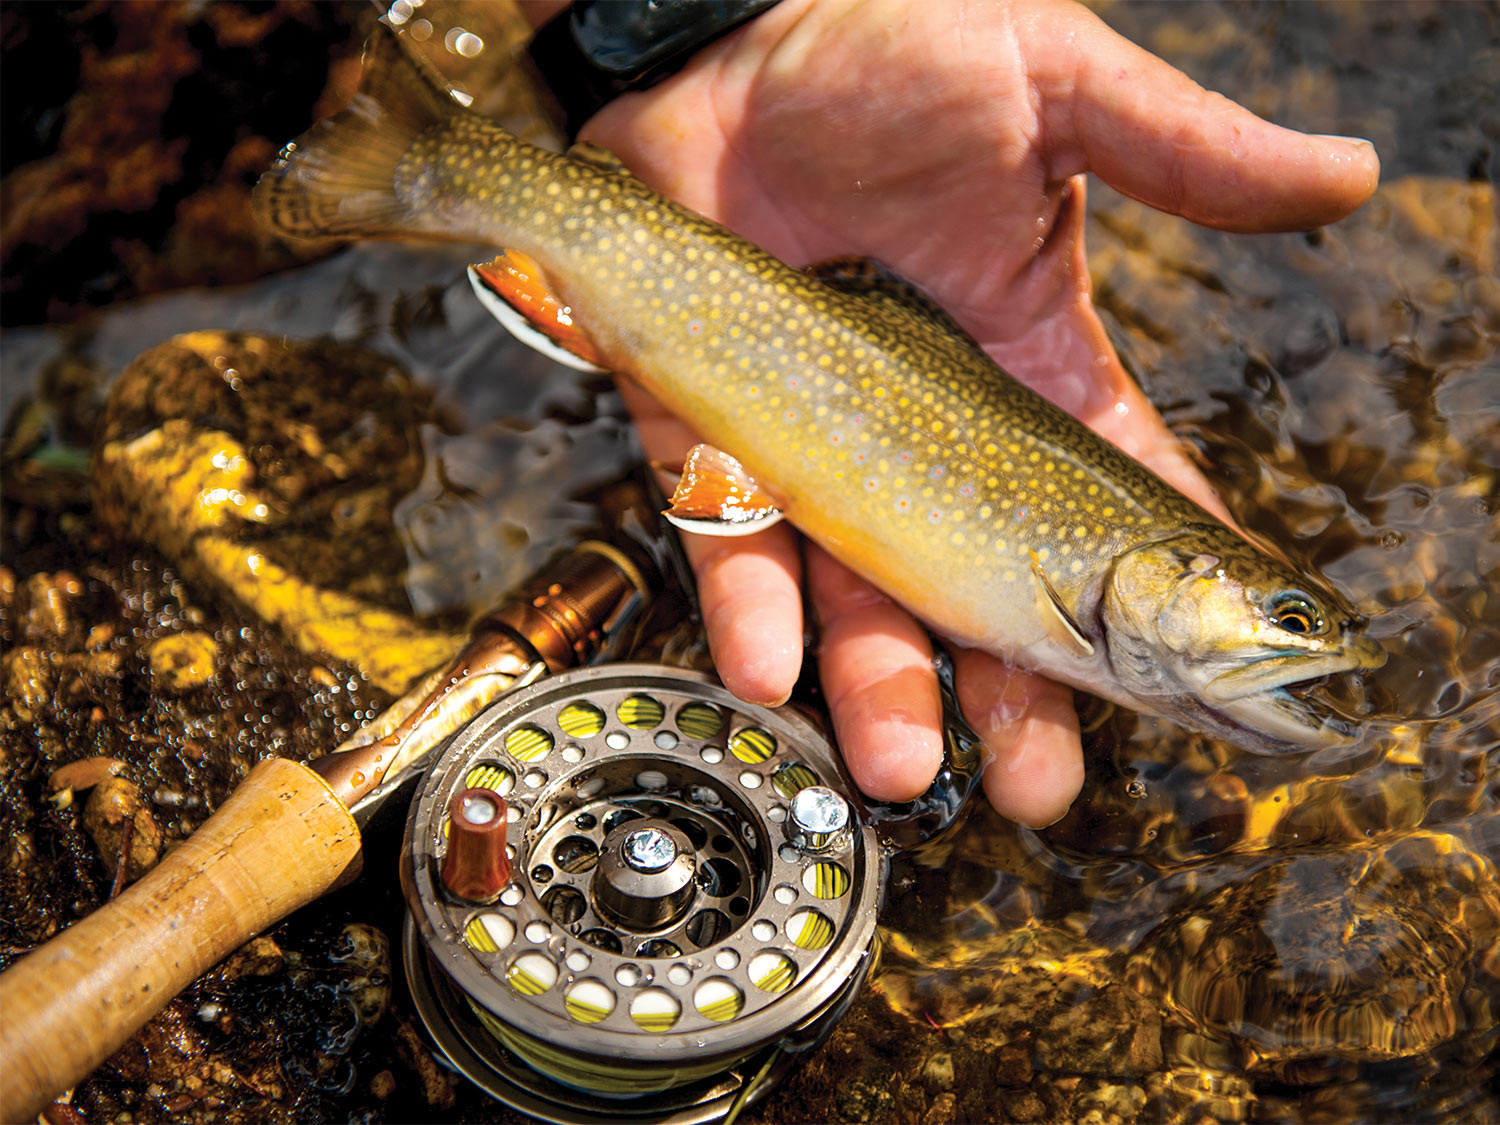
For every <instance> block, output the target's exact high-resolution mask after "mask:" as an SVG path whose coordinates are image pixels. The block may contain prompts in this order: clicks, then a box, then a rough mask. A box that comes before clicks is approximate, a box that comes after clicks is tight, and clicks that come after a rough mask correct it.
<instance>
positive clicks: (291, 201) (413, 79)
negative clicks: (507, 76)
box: [253, 25, 464, 238]
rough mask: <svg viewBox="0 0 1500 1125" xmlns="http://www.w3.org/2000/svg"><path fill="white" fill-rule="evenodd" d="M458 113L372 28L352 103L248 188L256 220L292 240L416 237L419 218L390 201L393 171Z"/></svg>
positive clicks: (384, 33)
mask: <svg viewBox="0 0 1500 1125" xmlns="http://www.w3.org/2000/svg"><path fill="white" fill-rule="evenodd" d="M463 112H464V111H463V109H462V108H461V107H460V106H459V105H458V103H457V102H455V101H454V100H453V99H452V98H451V97H449V96H448V93H447V91H446V90H444V89H443V88H442V87H440V86H439V85H438V84H437V83H435V82H434V81H432V80H431V79H429V78H428V77H427V76H426V75H425V74H424V73H423V72H422V71H421V69H420V68H419V66H418V64H417V62H416V61H415V60H413V59H412V58H410V57H409V56H408V55H407V53H406V51H405V49H404V48H403V47H402V46H401V44H400V43H399V42H398V41H397V37H396V35H395V33H394V32H392V31H391V30H390V29H389V28H387V27H385V26H383V25H382V26H380V27H377V28H376V29H375V33H374V34H373V35H371V36H370V39H369V42H368V43H366V44H365V57H364V70H363V72H362V73H361V75H360V80H359V92H358V93H356V94H355V96H354V100H353V101H351V102H350V103H349V104H348V105H347V106H346V107H345V108H343V109H342V110H340V111H339V112H338V113H336V114H334V115H333V116H332V117H329V118H327V119H325V120H323V121H319V122H318V123H317V124H316V125H314V126H313V127H312V128H311V129H309V130H308V131H307V132H306V133H304V134H303V135H302V136H301V137H299V138H297V139H296V140H295V141H293V142H292V143H291V144H289V145H287V146H286V148H285V149H283V150H282V153H281V157H280V159H279V160H277V162H276V163H275V164H274V165H272V167H271V169H270V170H269V171H268V172H266V174H265V175H263V176H262V177H261V178H260V182H259V183H258V184H256V185H255V193H254V196H253V206H254V211H255V217H256V218H257V219H258V220H259V221H260V222H261V223H262V224H263V225H265V226H267V227H269V228H271V229H272V230H274V231H276V232H278V233H280V234H285V235H290V236H292V237H294V238H341V237H360V238H372V237H373V238H380V237H384V238H395V237H400V236H402V235H404V234H415V233H417V232H418V231H419V230H420V228H421V227H422V217H421V216H419V215H418V214H416V213H414V212H413V211H412V210H411V209H410V208H409V207H408V206H407V205H406V204H405V203H404V202H403V201H402V200H401V199H400V198H398V197H397V195H396V191H395V177H396V166H397V165H398V164H399V163H400V161H401V158H402V157H403V156H405V155H406V152H407V150H408V149H410V148H411V145H412V142H413V141H415V140H416V139H417V137H418V136H419V135H420V134H421V133H422V131H423V130H424V129H426V128H427V127H428V126H430V125H433V124H436V123H438V122H441V121H443V120H445V119H447V118H448V117H450V116H453V115H455V114H460V113H463ZM424 233H426V234H427V235H428V236H429V237H430V235H431V232H424Z"/></svg>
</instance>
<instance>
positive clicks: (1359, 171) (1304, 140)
mask: <svg viewBox="0 0 1500 1125" xmlns="http://www.w3.org/2000/svg"><path fill="white" fill-rule="evenodd" d="M1045 10H1046V11H1047V13H1048V14H1049V17H1050V18H1049V20H1047V21H1042V20H1040V19H1033V20H1031V21H1027V22H1026V23H1025V24H1023V26H1022V28H1021V29H1020V30H1021V33H1022V35H1023V36H1025V37H1027V38H1029V39H1030V42H1029V44H1028V48H1029V49H1028V51H1027V55H1028V60H1029V62H1030V69H1031V74H1032V78H1033V81H1034V82H1035V83H1036V85H1037V88H1038V90H1039V92H1040V94H1041V101H1042V105H1043V125H1044V128H1045V130H1046V133H1045V139H1044V146H1043V148H1044V152H1045V153H1046V156H1047V158H1048V159H1049V161H1050V164H1049V173H1048V174H1049V179H1051V180H1053V181H1058V180H1062V179H1065V178H1066V177H1068V176H1070V175H1073V174H1075V173H1077V172H1083V171H1088V172H1093V173H1094V174H1095V175H1097V176H1098V177H1099V178H1100V179H1102V180H1103V181H1104V182H1105V183H1107V184H1109V185H1110V186H1111V187H1113V188H1115V189H1116V190H1117V191H1120V192H1122V193H1124V194H1125V195H1128V196H1131V197H1132V198H1134V199H1138V200H1140V201H1141V202H1143V203H1147V204H1150V205H1151V206H1152V207H1155V208H1157V209H1158V210H1161V211H1168V212H1171V213H1173V214H1178V215H1181V216H1183V217H1184V218H1187V219H1191V220H1192V221H1193V222H1196V223H1200V224H1202V225H1204V226H1209V227H1216V228H1218V229H1219V230H1228V231H1277V230H1304V229H1307V228H1309V227H1315V226H1320V225H1322V224H1323V223H1329V222H1333V221H1335V220H1337V219H1341V218H1343V217H1344V216H1345V215H1347V214H1349V213H1350V212H1351V211H1353V210H1354V209H1355V208H1356V207H1358V206H1359V205H1360V204H1362V203H1363V202H1364V201H1365V200H1366V199H1368V198H1369V197H1370V195H1371V193H1372V192H1374V190H1375V185H1376V183H1377V182H1378V180H1379V177H1380V160H1379V157H1377V156H1376V154H1375V148H1374V146H1373V145H1371V144H1370V142H1369V141H1365V140H1360V139H1358V138H1347V137H1321V136H1311V135H1308V134H1305V133H1298V132H1296V131H1294V130H1291V129H1283V128H1281V127H1280V126H1278V125H1272V124H1271V123H1270V122H1268V121H1264V120H1262V119H1261V118H1259V117H1257V116H1255V114H1253V113H1251V112H1250V111H1249V110H1247V109H1245V108H1244V107H1243V106H1240V105H1237V104H1236V103H1234V102H1232V101H1230V100H1229V99H1228V98H1226V97H1223V96H1222V95H1220V94H1215V93H1211V92H1210V91H1208V90H1205V89H1203V87H1201V86H1199V85H1198V84H1197V83H1196V82H1194V81H1193V80H1192V79H1191V78H1189V77H1188V76H1187V75H1185V74H1183V73H1182V72H1181V71H1179V70H1177V69H1175V68H1174V67H1172V66H1170V65H1169V64H1167V63H1165V62H1163V61H1162V60H1161V59H1158V58H1157V57H1156V56H1154V55H1152V54H1150V53H1149V52H1147V51H1145V50H1142V49H1141V48H1140V47H1137V46H1136V45H1135V44H1133V43H1131V42H1130V41H1129V40H1128V39H1125V38H1123V37H1122V36H1120V35H1118V34H1116V33H1115V32H1114V31H1112V30H1111V29H1110V28H1109V27H1107V26H1106V25H1105V24H1104V23H1103V21H1101V20H1100V19H1099V18H1098V17H1097V16H1095V15H1094V14H1093V13H1091V12H1089V11H1087V10H1086V9H1083V8H1081V7H1076V6H1070V10H1069V12H1068V15H1067V18H1068V20H1069V21H1070V23H1071V24H1072V25H1073V26H1072V27H1071V28H1070V34H1061V35H1060V34H1059V33H1058V28H1057V26H1056V20H1057V17H1058V15H1059V14H1060V13H1059V12H1058V11H1057V9H1055V8H1053V7H1051V6H1048V7H1047V8H1046V9H1045ZM1041 11H1042V9H1038V14H1040V12H1041Z"/></svg>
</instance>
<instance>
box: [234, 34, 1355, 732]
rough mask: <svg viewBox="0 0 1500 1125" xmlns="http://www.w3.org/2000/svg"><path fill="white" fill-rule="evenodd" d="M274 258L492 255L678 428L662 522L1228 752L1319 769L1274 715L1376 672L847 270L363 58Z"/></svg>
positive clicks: (1175, 510)
mask: <svg viewBox="0 0 1500 1125" xmlns="http://www.w3.org/2000/svg"><path fill="white" fill-rule="evenodd" d="M255 208H256V212H257V214H258V216H259V217H260V219H261V220H262V221H263V222H265V223H267V224H268V225H270V226H271V227H272V228H274V229H276V230H278V231H280V232H282V233H285V234H287V235H292V236H297V237H304V238H307V237H328V236H342V237H395V238H400V237H419V238H421V237H425V238H441V239H452V240H462V241H467V242H488V243H491V244H493V245H495V246H496V247H500V248H503V252H502V254H501V255H500V256H499V257H498V258H497V259H496V260H495V261H494V262H492V263H489V264H487V265H484V266H479V267H476V268H475V269H473V270H471V278H472V279H473V280H474V281H475V282H476V289H477V291H478V292H479V293H480V295H481V297H482V298H483V299H484V300H485V301H486V302H487V303H489V304H491V305H492V306H493V308H494V310H495V311H496V312H497V313H498V314H499V315H501V317H502V319H508V320H510V321H513V322H518V323H517V327H519V328H520V329H521V332H522V334H526V333H529V334H530V335H532V336H537V335H538V333H540V337H541V339H540V342H541V343H542V344H543V346H545V347H548V348H550V349H551V350H553V351H554V353H555V354H559V355H561V357H562V358H564V359H567V360H569V361H571V362H575V363H585V364H589V365H594V366H597V367H601V368H605V369H608V370H610V371H613V372H616V373H619V374H622V375H625V376H627V377H628V378H630V379H633V380H635V381H637V382H638V383H640V384H641V385H642V386H644V387H645V388H646V389H647V390H649V391H650V392H651V393H652V394H654V395H655V396H656V397H657V398H658V399H659V400H660V401H661V402H662V403H663V404H664V405H666V406H667V408H668V409H670V410H671V411H673V412H674V413H675V414H677V415H678V416H679V417H681V418H683V419H685V420H687V421H688V422H689V423H690V424H691V425H692V426H693V427H694V428H695V430H696V431H697V432H698V433H699V434H700V435H702V437H703V440H704V441H705V443H706V446H707V447H710V448H705V447H700V448H699V450H697V451H695V455H694V457H693V458H691V461H690V464H689V466H688V472H687V473H686V474H685V477H686V486H685V487H684V488H683V489H680V490H679V495H678V496H677V497H674V507H675V508H676V512H675V515H676V516H677V518H678V520H679V521H689V522H694V521H696V524H697V525H698V526H700V527H702V526H707V527H712V528H714V529H717V530H721V531H722V530H728V531H740V530H747V529H755V528H758V527H762V526H765V524H766V523H767V522H768V521H770V520H773V519H775V518H778V517H779V516H780V515H781V514H784V515H785V517H786V518H787V519H789V520H791V521H792V523H793V524H795V525H796V526H797V527H798V528H799V529H800V530H801V531H802V532H804V533H805V534H806V535H808V536H809V537H811V538H812V539H814V540H816V541H817V542H819V543H821V544H822V545H823V546H824V547H826V548H827V549H828V550H829V552H830V553H832V554H833V555H834V556H835V557H837V558H839V559H840V560H842V561H843V562H844V563H845V564H846V565H848V566H849V567H850V568H852V569H853V570H855V571H856V572H858V573H860V574H862V575H864V576H865V577H866V578H868V579H869V580H870V581H872V582H873V583H874V584H875V585H877V586H878V587H880V588H881V589H882V590H884V591H885V592H886V593H888V594H889V595H890V596H891V597H892V598H894V599H895V600H896V601H898V602H900V603H901V604H903V605H904V606H906V607H907V608H908V609H910V610H911V611H913V612H914V613H916V614H917V615H918V616H919V617H920V618H922V619H923V620H924V621H925V622H926V623H927V624H928V625H929V626H930V627H931V628H932V629H933V630H934V631H936V632H937V633H939V634H940V635H943V636H946V637H949V638H951V639H953V640H956V641H958V642H960V643H962V644H965V645H970V646H977V647H980V648H983V649H986V650H988V651H990V652H993V653H995V654H997V655H1000V656H1002V657H1004V658H1006V659H1008V660H1010V661H1013V662H1015V663H1017V664H1019V665H1022V666H1024V667H1028V668H1031V669H1034V670H1036V671H1038V672H1041V673H1043V674H1045V675H1047V676H1050V677H1052V678H1053V679H1057V680H1061V681H1063V682H1066V683H1069V684H1072V685H1074V686H1076V687H1079V688H1082V689H1083V690H1086V691H1090V692H1094V693H1097V694H1099V695H1103V696H1106V697H1108V698H1110V699H1113V700H1115V701H1116V702H1118V703H1121V704H1123V705H1125V706H1128V707H1131V708H1136V709H1140V710H1144V711H1148V712H1153V713H1155V714H1158V715H1162V716H1165V717H1168V718H1171V719H1174V720H1176V721H1179V722H1181V723H1183V724H1185V725H1187V726H1189V727H1192V728H1195V729H1198V730H1200V731H1203V732H1205V733H1207V734H1210V735H1213V736H1217V737H1222V738H1225V739H1227V740H1230V741H1233V742H1235V743H1238V744H1240V745H1241V746H1244V747H1246V748H1248V749H1250V750H1253V751H1258V752H1264V753H1273V752H1279V751H1285V750H1292V749H1301V748H1306V747H1311V746H1320V745H1327V744H1333V743H1336V742H1338V741H1341V740H1343V739H1344V738H1345V737H1346V736H1347V733H1348V732H1347V730H1346V729H1345V728H1344V726H1343V724H1341V723H1340V722H1338V721H1336V720H1334V719H1332V718H1330V717H1328V716H1326V715H1323V714H1320V713H1319V712H1318V710H1317V709H1315V708H1313V707H1311V706H1309V705H1308V704H1307V703H1305V702H1304V701H1303V700H1301V699H1299V698H1297V697H1296V696H1295V695H1293V694H1292V693H1290V692H1288V690H1287V688H1288V686H1289V685H1294V684H1299V683H1303V682H1304V681H1308V680H1311V679H1313V678H1316V677H1321V676H1325V675H1328V674H1331V673H1339V672H1346V671H1350V670H1354V669H1367V668H1374V667H1377V666H1379V665H1380V664H1381V663H1382V662H1383V660H1384V653H1383V651H1382V650H1381V648H1380V646H1379V645H1378V644H1376V643H1375V642H1374V641H1373V640H1371V639H1369V638H1368V637H1366V636H1365V635H1364V633H1363V630H1364V625H1365V622H1364V620H1363V619H1362V618H1360V617H1359V616H1358V615H1357V614H1356V613H1355V612H1354V611H1353V610H1352V609H1351V608H1350V606H1349V605H1348V604H1347V603H1346V602H1345V601H1344V600H1343V599H1342V598H1341V597H1340V596H1339V595H1338V594H1337V593H1335V592H1334V591H1333V590H1332V589H1331V588H1330V587H1329V586H1328V585H1327V583H1326V582H1324V581H1322V580H1321V579H1319V578H1318V577H1316V576H1315V575H1311V574H1306V573H1299V572H1298V571H1297V570H1295V569H1294V568H1292V567H1291V566H1289V565H1288V564H1286V563H1284V562H1282V561H1280V560H1278V559H1276V558H1274V557H1272V556H1271V555H1269V554H1268V553H1266V552H1265V551H1263V550H1261V549H1259V548H1257V547H1255V546H1253V545H1252V544H1251V543H1249V542H1248V541H1247V540H1246V539H1244V538H1243V537H1242V536H1241V535H1239V534H1238V533H1236V532H1235V531H1233V530H1232V529H1230V528H1229V527H1227V526H1226V525H1225V524H1223V523H1221V522H1220V521H1219V520H1217V519H1215V518H1214V517H1213V516H1212V515H1210V514H1209V513H1208V512H1206V511H1205V510H1203V509H1202V508H1200V507H1199V506H1198V505H1196V504H1194V503H1193V502H1192V501H1190V500H1188V499H1187V498H1186V497H1184V496H1183V495H1181V494H1180V493H1178V492H1177V491H1176V490H1174V489H1173V488H1172V487H1171V486H1169V485H1168V484H1166V483H1165V482H1163V481H1162V480H1161V479H1160V478H1158V477H1157V476H1155V475H1154V474H1153V473H1152V472H1151V471H1150V470H1148V469H1146V468H1145V467H1144V466H1142V465H1141V464H1139V463H1138V462H1136V461H1134V460H1132V459H1131V458H1130V457H1129V456H1127V455H1126V454H1124V453H1123V452H1121V451H1120V450H1119V449H1117V448H1116V447H1114V446H1113V445H1111V444H1109V443H1108V442H1106V441H1105V440H1104V439H1102V438H1100V437H1099V436H1097V435H1096V434H1095V433H1094V432H1093V431H1091V430H1090V429H1088V428H1087V427H1086V426H1084V425H1083V424H1082V423H1081V422H1079V421H1077V420H1076V419H1074V418H1072V417H1071V416H1070V415H1068V414H1066V413H1064V412H1063V411H1061V410H1059V409H1057V408H1056V407H1054V406H1052V405H1051V404H1050V403H1048V402H1047V401H1046V400H1045V399H1043V398H1042V397H1040V396H1039V395H1037V394H1036V393H1034V392H1033V391H1031V390H1029V389H1027V388H1026V387H1024V386H1023V385H1021V384H1020V383H1019V382H1017V381H1016V380H1015V379H1014V378H1012V377H1011V376H1010V375H1008V374H1007V373H1006V372H1005V371H1003V370H1002V369H1001V368H1000V367H998V366H997V365H996V364H995V363H994V362H993V361H992V360H991V359H990V358H989V357H988V356H987V355H986V354H985V353H984V352H983V350H982V349H981V348H980V347H979V345H978V344H977V343H976V342H975V341H974V340H973V339H972V338H970V337H969V336H968V335H967V334H966V333H965V332H964V331H963V330H962V329H961V328H960V327H959V326H958V325H957V324H956V323H955V322H954V321H953V320H952V319H951V318H949V317H948V316H947V315H946V314H945V313H944V312H943V311H942V310H941V309H939V308H938V307H937V306H936V305H934V304H933V303H932V302H930V301H929V300H928V299H926V298H925V297H923V296H922V295H921V294H920V293H918V292H917V291H916V290H914V289H912V288H911V287H909V286H907V285H905V284H903V283H902V282H900V281H899V280H898V279H896V278H894V277H892V276H890V275H889V274H888V273H886V272H885V271H884V270H882V269H881V268H880V267H878V266H876V265H874V264H873V263H862V262H854V261H849V260H844V261H840V262H836V263H833V264H831V265H829V266H825V267H822V268H817V267H815V268H813V269H811V270H807V271H804V270H798V269H794V268H792V267H791V266H789V265H786V264H785V263H783V262H781V261H778V260H777V259H776V258H774V257H772V256H771V255H769V254H767V253H766V252H764V251H763V250H761V249H759V248H758V247H756V246H754V245H752V244H751V243H749V242H747V241H746V240H744V239H742V238H740V237H738V236H736V235H734V234H732V233H730V232H729V231H727V230H725V229H724V228H723V227H721V226H719V225H718V224H716V223H713V222H711V221H709V220H708V219H705V218H703V217H702V216H701V215H698V214H695V213H693V212H692V211H689V210H688V209H686V208H684V207H681V206H679V205H678V204H676V203H673V202H672V201H671V200H669V199H666V198H664V197H663V196H661V195H658V194H657V193H656V192H654V191H652V190H651V189H650V188H648V187H646V185H645V184H643V183H642V182H641V181H639V180H637V179H635V178H634V177H633V176H631V175H630V174H629V172H628V171H626V169H625V168H624V167H623V166H622V165H621V164H620V162H619V161H618V160H616V159H615V158H614V157H612V156H611V155H610V154H609V153H607V152H605V151H603V150H602V149H599V148H597V147H594V146H589V145H584V146H574V148H573V149H571V150H569V152H568V154H567V155H557V154H554V153H550V152H546V151H544V150H541V149H538V148H535V147H533V146H531V145H528V144H526V143H524V142H522V141H520V140H518V139H517V138H516V137H514V136H512V135H511V134H509V133H507V132H506V131H505V130H504V129H502V128H501V127H500V126H498V125H497V124H495V123H493V122H491V121H489V120H486V119H484V118H482V117H480V116H478V115H476V114H473V113H471V112H469V111H468V110H466V109H464V108H463V107H461V106H460V105H458V104H457V103H456V102H455V101H454V100H453V99H452V98H451V97H450V96H449V95H448V94H447V93H446V92H445V91H444V90H442V89H441V88H440V87H438V86H437V85H436V84H435V83H433V82H431V81H429V80H428V79H427V78H426V76H425V75H424V74H423V73H422V72H421V71H420V69H419V68H418V66H417V64H415V63H414V62H413V61H412V60H410V59H408V58H407V57H406V55H405V53H404V51H403V49H402V48H401V46H400V44H399V43H398V42H397V41H396V40H395V38H394V37H393V36H392V35H390V34H389V33H387V32H385V31H384V30H383V29H382V30H381V31H380V32H379V33H377V35H376V36H375V38H374V39H372V41H371V43H370V45H369V47H368V48H367V53H366V61H365V72H364V76H363V78H362V81H361V86H360V91H359V93H358V94H357V96H356V97H355V99H354V101H353V102H352V103H351V104H350V105H349V106H348V107H347V108H346V109H344V110H342V111H341V112H340V113H338V114H336V115H335V116H334V117H332V118H330V119H328V120H326V121H323V122H320V123H319V124H318V125H316V126H314V128H313V129H312V130H311V131H310V132H308V133H307V134H306V135H305V136H304V137H302V138H300V139H299V140H297V141H295V142H294V143H292V144H290V145H288V146H287V148H286V150H285V152H284V153H283V155H282V158H281V160H280V161H279V162H278V164H277V165H276V166H275V167H274V168H273V169H272V170H271V171H270V172H268V173H267V174H266V176H265V177H264V178H263V179H262V180H261V182H260V184H259V185H258V187H257V189H256V193H255Z"/></svg>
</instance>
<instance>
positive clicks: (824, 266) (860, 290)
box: [804, 254, 979, 348]
mask: <svg viewBox="0 0 1500 1125" xmlns="http://www.w3.org/2000/svg"><path fill="white" fill-rule="evenodd" d="M804 272H805V273H807V274H808V275H809V276H811V277H813V278H816V279H817V280H818V281H821V282H822V283H823V284H824V285H826V286H828V287H829V288H830V289H837V290H838V291H839V292H840V293H851V294H854V295H855V296H861V297H869V298H871V299H872V300H878V301H886V302H889V303H890V304H891V305H893V306H895V307H897V308H899V309H900V310H902V311H903V312H905V313H908V314H910V313H916V314H918V315H919V316H922V317H924V318H926V319H928V320H931V321H932V322H934V323H935V324H937V325H938V326H939V327H940V328H942V329H943V330H944V331H947V332H951V333H953V335H955V336H958V337H959V338H961V339H964V340H968V341H969V342H970V343H973V344H974V346H975V347H976V348H977V347H979V344H978V342H977V341H975V340H974V338H973V337H972V336H970V335H969V333H968V332H967V331H965V330H964V327H963V325H961V324H959V323H958V321H956V320H954V319H953V317H952V316H950V315H949V313H948V311H947V310H946V309H944V308H943V306H942V305H940V304H938V303H937V302H936V301H934V300H933V299H932V298H931V297H929V296H928V295H927V294H926V293H924V292H922V290H920V289H918V288H917V287H916V286H915V285H913V284H912V283H911V282H909V281H907V280H906V279H905V278H904V277H902V276H901V275H900V274H898V273H897V272H896V271H895V270H893V269H891V268H890V266H888V265H886V264H885V263H884V262H879V261H876V260H875V259H874V258H865V257H861V256H860V255H858V254H846V255H843V256H841V257H837V258H828V259H826V260H824V261H821V262H814V263H813V264H812V265H810V266H807V267H806V268H805V270H804Z"/></svg>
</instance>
